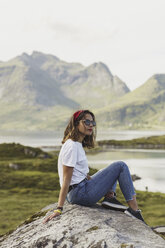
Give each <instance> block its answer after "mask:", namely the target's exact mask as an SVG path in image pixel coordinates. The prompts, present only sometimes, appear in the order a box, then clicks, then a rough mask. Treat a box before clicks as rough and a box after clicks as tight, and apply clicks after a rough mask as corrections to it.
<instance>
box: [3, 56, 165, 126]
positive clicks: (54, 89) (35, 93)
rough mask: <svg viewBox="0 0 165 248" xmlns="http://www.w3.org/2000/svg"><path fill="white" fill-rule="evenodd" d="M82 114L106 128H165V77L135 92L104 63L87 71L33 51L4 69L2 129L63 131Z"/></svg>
mask: <svg viewBox="0 0 165 248" xmlns="http://www.w3.org/2000/svg"><path fill="white" fill-rule="evenodd" d="M77 109H91V110H92V111H93V112H95V114H96V117H97V119H98V125H99V126H103V127H108V128H109V127H112V128H113V127H115V128H118V127H120V128H125V129H128V128H131V129H132V128H135V129H136V128H152V127H156V128H157V127H158V126H160V127H164V126H165V74H154V75H153V76H152V77H150V78H149V79H148V80H147V81H146V82H145V83H144V84H143V85H141V86H140V87H138V88H136V89H135V90H133V91H130V89H129V88H128V87H127V85H126V83H124V82H123V81H122V80H121V79H120V78H119V77H118V76H117V75H113V74H112V73H111V71H110V69H109V68H108V66H107V65H106V64H104V63H103V62H101V61H100V62H95V63H93V64H91V65H89V66H86V67H85V66H83V65H82V64H80V63H68V62H65V61H63V60H61V59H59V58H58V57H56V56H54V55H51V54H44V53H41V52H37V51H34V52H33V53H32V54H31V55H28V54H27V53H23V54H22V55H20V56H17V57H15V58H12V59H11V60H9V61H7V62H1V63H0V118H1V124H0V129H2V130H3V129H9V128H11V127H12V128H13V127H14V128H19V129H29V128H30V129H38V128H39V129H41V130H42V129H48V130H51V129H53V128H60V127H63V126H64V125H65V123H66V119H67V120H68V116H70V115H71V114H72V113H73V112H74V111H75V110H77Z"/></svg>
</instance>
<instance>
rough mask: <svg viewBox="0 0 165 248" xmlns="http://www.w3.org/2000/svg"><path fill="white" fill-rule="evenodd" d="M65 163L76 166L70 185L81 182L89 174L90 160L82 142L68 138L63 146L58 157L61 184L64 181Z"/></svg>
mask: <svg viewBox="0 0 165 248" xmlns="http://www.w3.org/2000/svg"><path fill="white" fill-rule="evenodd" d="M63 165H65V166H69V167H74V169H73V174H72V178H71V182H70V185H72V184H77V183H80V182H81V181H82V180H83V179H84V178H85V177H86V176H87V174H88V172H89V168H88V161H87V157H86V155H85V151H84V149H83V146H82V144H81V143H80V142H77V141H73V140H71V139H68V140H67V141H66V142H65V143H64V144H63V145H62V147H61V150H60V153H59V157H58V174H59V178H60V185H61V187H62V183H63Z"/></svg>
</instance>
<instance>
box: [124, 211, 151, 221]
mask: <svg viewBox="0 0 165 248" xmlns="http://www.w3.org/2000/svg"><path fill="white" fill-rule="evenodd" d="M124 213H125V214H127V215H129V216H131V217H132V218H134V219H139V220H141V221H143V222H144V223H145V221H144V219H143V217H142V215H141V210H140V209H138V210H136V211H135V210H133V209H132V208H127V210H126V211H124ZM145 224H146V223H145ZM146 225H147V224H146Z"/></svg>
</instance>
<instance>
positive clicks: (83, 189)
mask: <svg viewBox="0 0 165 248" xmlns="http://www.w3.org/2000/svg"><path fill="white" fill-rule="evenodd" d="M95 137H96V122H95V116H94V114H93V113H92V112H90V111H89V110H79V111H77V112H75V113H74V114H73V116H72V117H71V119H70V121H69V124H68V126H67V127H66V130H65V132H64V138H63V141H62V144H63V145H62V148H61V150H60V153H59V158H58V173H59V178H60V185H61V190H60V194H59V200H58V207H57V209H56V210H54V212H53V214H51V215H50V216H48V217H47V218H46V219H45V220H44V223H45V222H47V221H49V220H51V219H52V218H54V217H56V216H59V215H60V214H62V211H63V205H64V202H65V199H67V201H68V202H69V203H71V204H79V205H84V206H91V205H93V204H95V203H96V202H98V201H99V200H100V199H101V198H102V197H103V196H105V197H104V200H103V201H102V206H104V207H106V208H110V209H113V210H120V211H124V212H125V213H126V214H128V215H130V216H132V217H134V218H138V219H140V220H141V221H143V222H144V219H143V217H142V215H141V213H140V210H139V209H138V205H137V201H136V194H135V191H134V187H133V183H132V179H131V175H130V172H129V169H128V166H127V165H126V164H125V163H124V162H122V161H118V162H114V163H112V164H111V165H109V166H108V167H106V168H105V169H102V170H100V171H98V172H97V173H96V174H94V175H93V176H90V175H89V174H88V173H89V168H88V162H87V158H86V155H85V151H84V149H83V147H87V148H92V147H94V142H95ZM117 180H118V181H119V185H120V188H121V191H122V193H123V195H124V197H125V199H126V201H127V203H128V206H129V207H126V206H124V205H122V204H121V203H120V202H119V201H118V200H117V199H116V193H115V190H116V184H117Z"/></svg>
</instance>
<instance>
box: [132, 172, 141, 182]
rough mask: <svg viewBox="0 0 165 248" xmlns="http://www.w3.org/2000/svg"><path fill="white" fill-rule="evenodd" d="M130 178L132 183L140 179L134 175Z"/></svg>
mask: <svg viewBox="0 0 165 248" xmlns="http://www.w3.org/2000/svg"><path fill="white" fill-rule="evenodd" d="M131 177H132V181H133V182H134V181H136V180H140V179H141V177H139V176H137V175H136V174H133V175H131Z"/></svg>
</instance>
